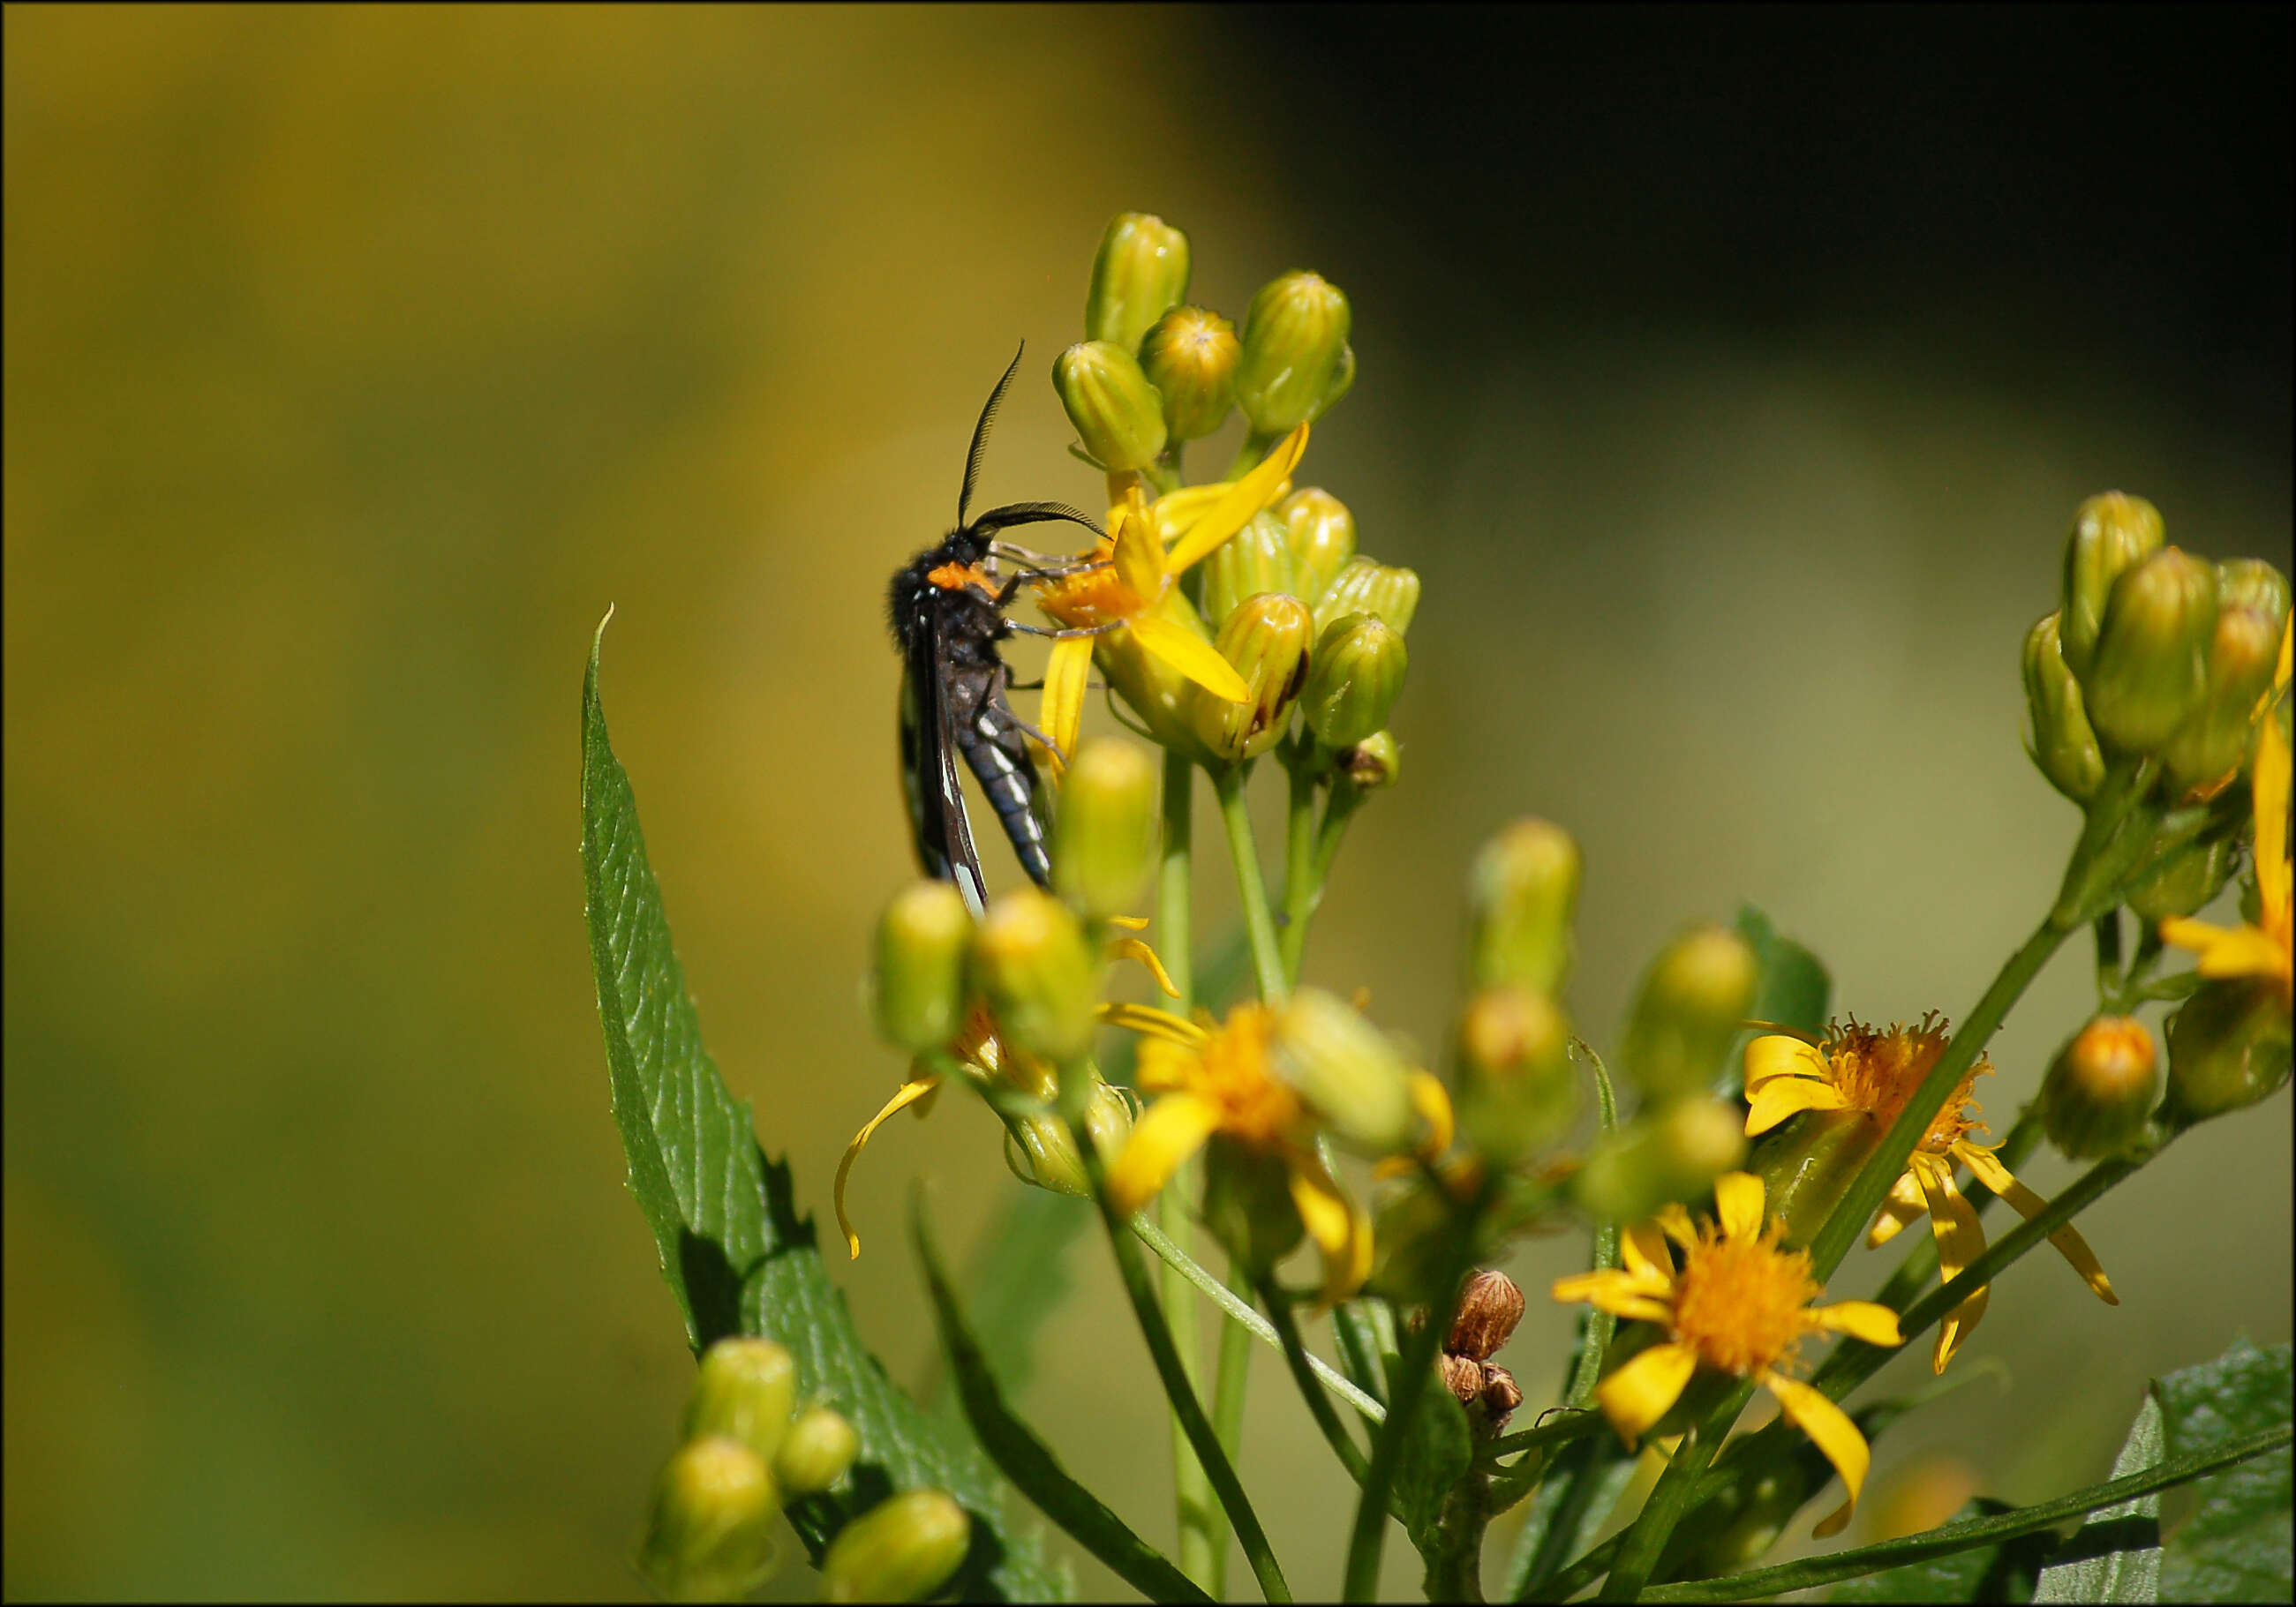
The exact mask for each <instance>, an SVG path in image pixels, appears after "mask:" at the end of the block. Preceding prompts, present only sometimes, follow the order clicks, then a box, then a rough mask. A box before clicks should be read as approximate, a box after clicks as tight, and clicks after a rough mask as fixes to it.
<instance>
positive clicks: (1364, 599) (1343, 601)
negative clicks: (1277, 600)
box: [1316, 556, 1419, 635]
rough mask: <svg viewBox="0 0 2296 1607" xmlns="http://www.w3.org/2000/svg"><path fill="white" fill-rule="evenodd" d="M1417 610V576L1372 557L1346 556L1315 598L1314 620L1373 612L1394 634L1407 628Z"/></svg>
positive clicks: (1320, 622) (1322, 623)
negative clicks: (1391, 628)
mask: <svg viewBox="0 0 2296 1607" xmlns="http://www.w3.org/2000/svg"><path fill="white" fill-rule="evenodd" d="M1418 611H1419V577H1418V576H1417V575H1416V574H1415V573H1414V572H1412V571H1411V570H1406V569H1398V568H1395V567H1394V566H1392V565H1390V564H1384V563H1381V562H1378V561H1377V560H1376V559H1372V558H1365V557H1361V556H1357V557H1354V558H1350V559H1349V560H1348V562H1346V563H1345V564H1344V565H1342V566H1341V570H1340V572H1339V573H1338V574H1337V575H1336V576H1334V577H1333V579H1332V584H1331V585H1330V586H1326V587H1325V588H1324V594H1323V595H1322V596H1321V597H1319V598H1317V599H1316V624H1317V626H1318V627H1322V626H1325V625H1329V624H1330V623H1331V622H1332V621H1333V620H1334V619H1339V618H1340V617H1341V616H1342V615H1344V614H1377V615H1378V616H1379V617H1380V618H1381V619H1384V620H1386V621H1387V622H1388V623H1389V624H1390V625H1392V626H1393V627H1395V628H1396V632H1397V634H1398V635H1400V634H1402V633H1403V632H1405V631H1407V630H1409V629H1410V628H1411V617H1412V616H1413V615H1414V614H1415V613H1417V612H1418Z"/></svg>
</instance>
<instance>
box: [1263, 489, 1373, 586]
mask: <svg viewBox="0 0 2296 1607" xmlns="http://www.w3.org/2000/svg"><path fill="white" fill-rule="evenodd" d="M1275 516H1276V518H1278V519H1280V520H1282V521H1283V528H1284V529H1285V531H1286V532H1287V533H1288V534H1289V536H1290V537H1291V542H1292V564H1293V565H1294V567H1295V568H1296V570H1297V571H1298V574H1299V577H1300V584H1299V588H1298V595H1300V596H1301V597H1304V598H1306V599H1307V600H1308V603H1309V604H1311V605H1312V604H1314V603H1319V602H1321V601H1322V600H1323V596H1324V592H1325V591H1327V590H1328V589H1330V587H1331V584H1332V582H1333V581H1334V580H1336V579H1338V578H1340V571H1341V570H1343V569H1345V568H1346V567H1347V563H1348V560H1349V559H1350V558H1352V557H1354V556H1355V555H1356V516H1355V515H1354V514H1352V513H1350V512H1348V504H1345V503H1343V502H1341V500H1340V499H1339V498H1338V497H1336V496H1333V495H1332V494H1331V493H1330V492H1329V491H1326V490H1324V488H1322V487H1321V486H1302V487H1301V488H1300V489H1298V490H1297V491H1294V492H1292V495H1291V496H1287V497H1285V498H1284V499H1283V501H1282V502H1280V503H1278V504H1275Z"/></svg>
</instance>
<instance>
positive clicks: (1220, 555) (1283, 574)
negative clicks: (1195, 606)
mask: <svg viewBox="0 0 2296 1607" xmlns="http://www.w3.org/2000/svg"><path fill="white" fill-rule="evenodd" d="M1203 577H1204V595H1203V604H1204V619H1205V621H1206V622H1207V623H1208V624H1210V626H1212V627H1213V628H1215V629H1218V627H1220V626H1222V625H1224V624H1226V622H1227V617H1228V616H1229V615H1230V614H1232V613H1234V612H1235V611H1236V607H1237V605H1238V604H1240V603H1243V602H1244V601H1245V600H1246V599H1247V598H1251V597H1257V596H1259V594H1261V593H1262V592H1280V593H1284V594H1290V595H1295V596H1296V595H1297V594H1298V592H1299V585H1298V582H1297V580H1296V579H1295V578H1294V577H1293V574H1292V547H1291V544H1290V543H1289V542H1288V541H1286V540H1285V538H1284V533H1283V526H1282V525H1280V524H1278V523H1276V522H1275V518H1274V516H1272V515H1270V514H1267V513H1264V512H1262V513H1255V514H1253V515H1252V516H1251V518H1250V519H1248V520H1246V521H1244V525H1243V529H1240V530H1238V531H1237V532H1236V533H1235V534H1234V535H1233V536H1231V537H1228V538H1227V539H1226V541H1223V542H1221V543H1220V544H1219V545H1218V546H1216V547H1214V548H1213V549H1212V550H1211V553H1210V555H1209V556H1207V557H1206V558H1205V559H1204V562H1203Z"/></svg>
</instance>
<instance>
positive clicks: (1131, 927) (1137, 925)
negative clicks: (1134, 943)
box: [1108, 915, 1148, 931]
mask: <svg viewBox="0 0 2296 1607" xmlns="http://www.w3.org/2000/svg"><path fill="white" fill-rule="evenodd" d="M1108 923H1109V924H1110V925H1111V926H1120V927H1122V928H1123V929H1124V930H1125V931H1147V930H1148V917H1147V916H1145V915H1111V916H1109V918H1108Z"/></svg>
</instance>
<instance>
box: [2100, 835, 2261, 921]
mask: <svg viewBox="0 0 2296 1607" xmlns="http://www.w3.org/2000/svg"><path fill="white" fill-rule="evenodd" d="M2237 849H2238V845H2237V843H2236V842H2235V840H2234V839H2232V838H2230V837H2209V838H2201V839H2196V840H2194V841H2192V842H2188V843H2185V845H2184V846H2183V847H2181V848H2179V849H2177V850H2176V851H2175V852H2174V853H2172V854H2169V856H2168V857H2165V858H2163V859H2161V860H2160V861H2158V862H2157V863H2155V864H2154V865H2151V866H2150V867H2148V868H2147V869H2145V870H2144V871H2141V872H2139V873H2138V874H2137V880H2136V881H2135V882H2134V883H2133V884H2131V886H2130V887H2129V890H2128V899H2127V900H2126V902H2127V903H2128V907H2129V908H2130V909H2131V910H2133V911H2135V912H2136V916H2137V918H2138V919H2139V920H2141V921H2143V922H2144V923H2145V924H2146V925H2147V926H2157V925H2159V924H2160V923H2161V922H2163V921H2165V920H2167V919H2168V918H2169V916H2171V915H2189V914H2192V913H2193V912H2194V910H2197V909H2199V908H2201V907H2202V906H2203V905H2205V904H2207V903H2208V901H2209V900H2210V899H2211V898H2215V897H2216V896H2217V894H2218V892H2219V891H2221V890H2223V887H2224V884H2225V881H2226V878H2227V877H2229V876H2230V875H2231V874H2232V867H2233V860H2234V857H2235V854H2236V852H2237Z"/></svg>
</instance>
